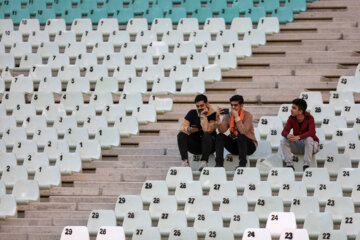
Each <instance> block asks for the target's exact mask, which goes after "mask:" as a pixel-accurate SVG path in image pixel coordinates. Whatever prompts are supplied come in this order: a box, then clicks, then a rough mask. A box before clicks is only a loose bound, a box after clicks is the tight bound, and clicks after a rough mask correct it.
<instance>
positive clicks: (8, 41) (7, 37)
mask: <svg viewBox="0 0 360 240" xmlns="http://www.w3.org/2000/svg"><path fill="white" fill-rule="evenodd" d="M22 41H23V40H22V34H21V32H20V31H13V30H11V31H5V32H4V34H2V37H1V43H2V44H3V45H4V46H5V47H10V46H12V45H13V44H14V43H21V42H22Z"/></svg>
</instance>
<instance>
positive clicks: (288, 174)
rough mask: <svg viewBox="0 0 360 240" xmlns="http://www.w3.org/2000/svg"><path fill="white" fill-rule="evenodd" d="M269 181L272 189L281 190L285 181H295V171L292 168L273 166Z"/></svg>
mask: <svg viewBox="0 0 360 240" xmlns="http://www.w3.org/2000/svg"><path fill="white" fill-rule="evenodd" d="M267 181H268V182H269V183H270V185H271V188H272V189H274V190H279V189H280V188H281V187H282V185H283V184H284V183H285V182H288V181H290V182H292V181H295V177H294V172H293V170H292V169H291V168H272V169H270V171H269V174H268V178H267Z"/></svg>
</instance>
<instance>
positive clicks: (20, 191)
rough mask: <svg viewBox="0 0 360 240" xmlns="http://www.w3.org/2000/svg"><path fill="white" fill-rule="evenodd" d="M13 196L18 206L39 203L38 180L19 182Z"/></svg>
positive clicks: (15, 186)
mask: <svg viewBox="0 0 360 240" xmlns="http://www.w3.org/2000/svg"><path fill="white" fill-rule="evenodd" d="M12 194H13V195H14V197H15V200H16V203H18V204H24V203H29V202H30V201H39V199H40V193H39V185H38V183H37V181H36V180H18V181H16V183H15V185H14V188H13V191H12Z"/></svg>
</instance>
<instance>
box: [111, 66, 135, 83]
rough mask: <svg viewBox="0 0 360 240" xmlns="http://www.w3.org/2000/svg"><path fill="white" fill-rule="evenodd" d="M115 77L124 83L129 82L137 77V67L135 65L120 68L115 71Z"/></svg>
mask: <svg viewBox="0 0 360 240" xmlns="http://www.w3.org/2000/svg"><path fill="white" fill-rule="evenodd" d="M113 77H114V78H116V79H117V80H118V81H119V82H122V83H125V82H126V81H128V80H129V78H135V77H136V69H135V66H133V65H122V66H118V67H117V68H116V69H115V71H114V75H113Z"/></svg>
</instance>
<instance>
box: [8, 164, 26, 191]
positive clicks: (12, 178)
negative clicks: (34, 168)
mask: <svg viewBox="0 0 360 240" xmlns="http://www.w3.org/2000/svg"><path fill="white" fill-rule="evenodd" d="M27 179H28V173H27V171H26V167H25V166H10V165H8V166H6V167H5V169H4V171H3V173H2V176H1V180H2V181H3V182H4V183H5V186H6V188H13V187H14V185H15V183H16V182H17V181H19V180H27Z"/></svg>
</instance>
